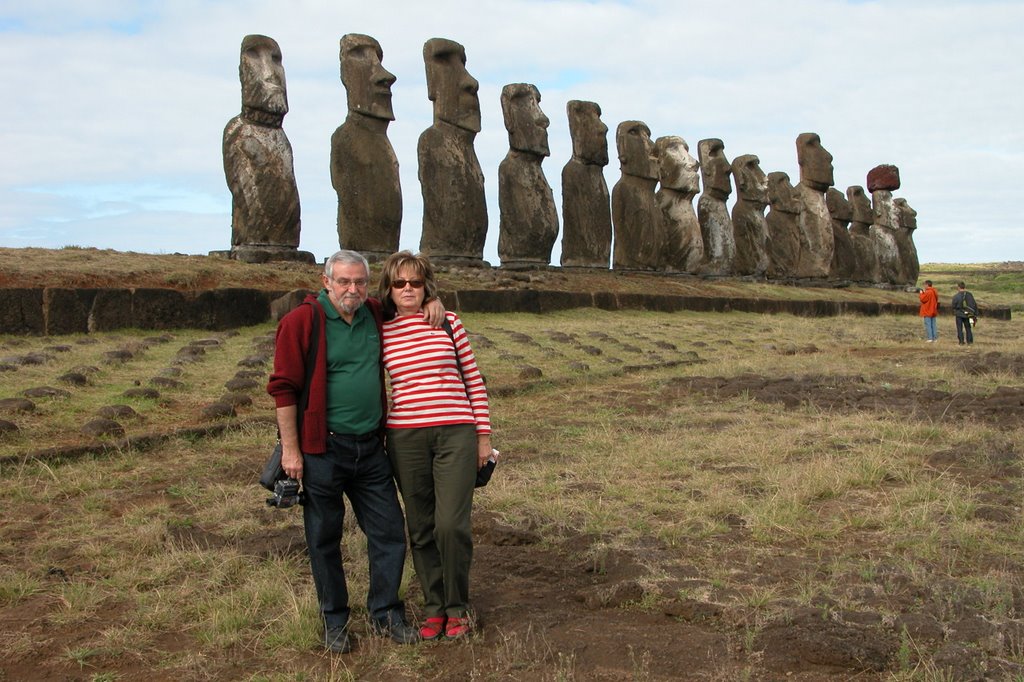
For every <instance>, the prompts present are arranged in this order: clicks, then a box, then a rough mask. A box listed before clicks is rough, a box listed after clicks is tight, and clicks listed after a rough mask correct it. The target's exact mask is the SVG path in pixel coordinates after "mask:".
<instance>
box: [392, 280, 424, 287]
mask: <svg viewBox="0 0 1024 682" xmlns="http://www.w3.org/2000/svg"><path fill="white" fill-rule="evenodd" d="M406 284H408V285H409V286H411V287H412V288H413V289H422V288H423V284H424V282H423V280H422V279H396V280H393V281H392V282H391V288H392V289H404V288H405V285H406Z"/></svg>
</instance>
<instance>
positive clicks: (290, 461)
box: [281, 448, 302, 481]
mask: <svg viewBox="0 0 1024 682" xmlns="http://www.w3.org/2000/svg"><path fill="white" fill-rule="evenodd" d="M281 468H282V469H284V473H286V474H288V478H294V479H295V480H296V481H301V480H302V451H301V450H299V449H298V448H282V449H281Z"/></svg>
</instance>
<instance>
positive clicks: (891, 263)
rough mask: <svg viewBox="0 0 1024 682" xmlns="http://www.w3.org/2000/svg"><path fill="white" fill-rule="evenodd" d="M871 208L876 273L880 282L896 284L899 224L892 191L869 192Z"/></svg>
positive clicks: (898, 259)
mask: <svg viewBox="0 0 1024 682" xmlns="http://www.w3.org/2000/svg"><path fill="white" fill-rule="evenodd" d="M871 208H872V212H873V216H874V222H873V223H872V225H871V239H872V241H874V244H875V255H876V257H877V258H878V275H879V279H880V281H882V282H886V283H888V284H897V283H898V282H899V279H900V249H899V245H898V244H897V243H896V229H897V227H898V226H899V217H898V215H897V209H896V204H895V203H893V200H892V192H890V191H889V190H885V189H879V190H875V191H874V192H872V193H871Z"/></svg>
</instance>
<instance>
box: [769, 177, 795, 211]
mask: <svg viewBox="0 0 1024 682" xmlns="http://www.w3.org/2000/svg"><path fill="white" fill-rule="evenodd" d="M768 203H770V204H771V205H772V210H773V211H782V212H783V213H797V212H798V211H799V206H798V204H797V201H796V197H795V196H794V195H793V185H792V183H791V182H790V181H789V175H787V174H786V173H783V172H782V171H773V172H771V173H769V174H768Z"/></svg>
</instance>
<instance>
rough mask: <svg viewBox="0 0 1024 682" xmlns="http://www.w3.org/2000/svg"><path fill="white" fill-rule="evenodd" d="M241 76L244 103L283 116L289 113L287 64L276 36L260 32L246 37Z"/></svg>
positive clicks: (240, 70)
mask: <svg viewBox="0 0 1024 682" xmlns="http://www.w3.org/2000/svg"><path fill="white" fill-rule="evenodd" d="M238 78H239V79H240V80H241V81H242V106H243V107H250V108H252V109H258V110H259V111H265V112H267V113H270V114H280V115H282V116H283V115H284V114H287V113H288V91H287V87H286V85H285V80H284V66H283V65H282V63H281V48H280V47H278V45H277V41H276V40H274V39H273V38H268V37H267V36H261V35H248V36H246V37H245V38H243V39H242V54H241V58H240V60H239V63H238Z"/></svg>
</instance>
